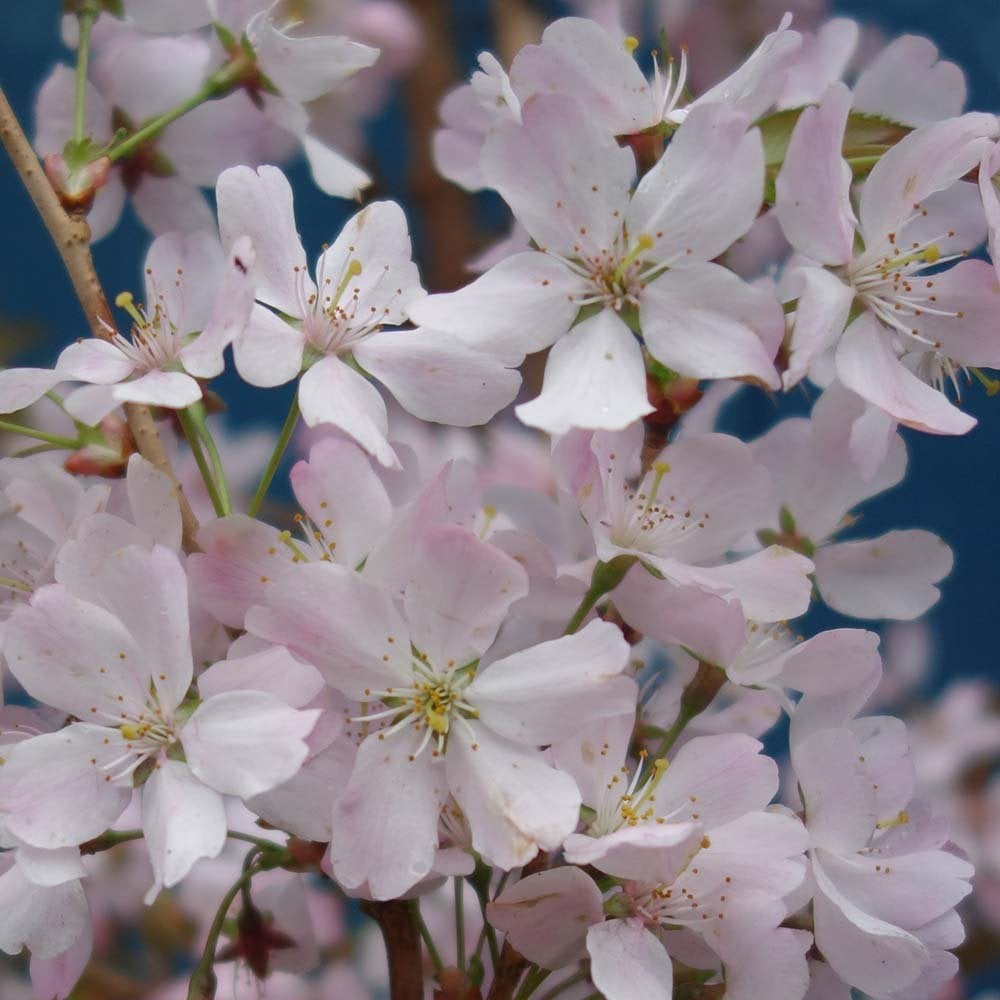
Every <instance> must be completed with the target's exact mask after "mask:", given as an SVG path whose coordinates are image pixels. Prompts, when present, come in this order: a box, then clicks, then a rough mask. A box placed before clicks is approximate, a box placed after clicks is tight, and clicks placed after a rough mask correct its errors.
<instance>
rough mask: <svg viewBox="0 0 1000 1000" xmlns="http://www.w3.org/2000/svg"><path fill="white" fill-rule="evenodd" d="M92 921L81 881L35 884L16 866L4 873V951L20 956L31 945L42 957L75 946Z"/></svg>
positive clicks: (0, 887)
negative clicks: (54, 884) (46, 884)
mask: <svg viewBox="0 0 1000 1000" xmlns="http://www.w3.org/2000/svg"><path fill="white" fill-rule="evenodd" d="M89 923H90V910H89V909H88V907H87V900H86V898H85V897H84V895H83V888H82V887H81V885H80V883H79V882H78V881H73V882H66V883H64V884H63V885H59V886H55V887H42V886H36V885H33V884H32V883H31V882H29V881H28V880H27V879H26V878H25V877H24V873H23V872H22V871H21V870H20V869H19V868H18V866H17V865H14V866H13V867H12V868H10V869H8V871H6V872H5V873H4V874H3V876H0V951H4V952H6V953H7V954H8V955H16V954H17V953H18V952H19V951H20V950H21V948H23V947H25V946H27V947H28V948H30V949H31V951H32V954H34V955H38V956H39V957H40V958H53V957H54V956H56V955H58V954H60V953H61V952H63V951H66V949H67V948H71V947H72V946H73V944H74V942H75V941H76V940H77V939H78V938H79V937H80V935H81V934H83V933H85V932H86V929H87V927H88V925H89Z"/></svg>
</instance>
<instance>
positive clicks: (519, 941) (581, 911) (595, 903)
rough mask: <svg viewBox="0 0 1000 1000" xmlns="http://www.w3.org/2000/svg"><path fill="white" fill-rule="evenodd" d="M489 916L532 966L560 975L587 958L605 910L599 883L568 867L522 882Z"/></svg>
mask: <svg viewBox="0 0 1000 1000" xmlns="http://www.w3.org/2000/svg"><path fill="white" fill-rule="evenodd" d="M486 916H487V918H488V919H489V922H490V923H491V924H492V925H493V926H494V927H495V928H496V929H497V930H499V931H503V933H504V934H506V935H507V940H508V941H510V943H511V946H512V947H514V948H516V949H517V950H518V951H519V952H520V953H521V954H522V955H524V956H525V957H526V958H528V959H529V960H530V961H532V962H536V963H537V964H538V965H540V966H542V968H545V969H561V968H562V967H563V966H565V965H569V963H570V962H572V961H573V960H574V959H576V958H578V957H580V956H581V955H582V953H583V952H584V949H585V948H586V934H587V928H588V927H590V926H591V925H592V924H597V923H601V922H602V921H603V920H604V908H603V903H602V899H601V892H600V890H599V889H598V888H597V886H596V885H595V884H594V880H593V879H592V878H590V876H588V875H586V874H584V872H582V871H581V870H580V869H579V868H576V867H573V866H567V865H563V866H561V867H559V868H553V869H551V870H550V871H544V872H538V873H537V874H536V875H529V876H528V877H527V878H522V879H521V880H520V881H519V882H518V883H517V884H516V885H514V886H513V887H512V888H510V889H506V890H505V891H504V892H503V893H502V894H501V895H500V896H498V897H497V898H496V899H494V900H493V902H492V903H490V904H489V906H488V907H487V910H486Z"/></svg>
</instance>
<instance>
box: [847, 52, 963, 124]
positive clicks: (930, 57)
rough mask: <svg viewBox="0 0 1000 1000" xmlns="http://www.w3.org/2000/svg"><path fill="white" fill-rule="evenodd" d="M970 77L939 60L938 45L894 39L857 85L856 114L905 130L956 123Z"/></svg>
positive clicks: (948, 63) (862, 75) (950, 64)
mask: <svg viewBox="0 0 1000 1000" xmlns="http://www.w3.org/2000/svg"><path fill="white" fill-rule="evenodd" d="M965 96H966V85H965V74H964V73H963V72H962V70H961V69H960V68H959V67H958V66H956V65H955V63H953V62H947V61H946V60H944V59H940V60H939V59H938V49H937V46H936V45H935V44H934V43H933V42H932V41H931V40H930V39H928V38H922V37H921V36H920V35H900V37H899V38H894V39H893V40H892V41H891V42H890V43H889V44H888V45H887V46H886V47H885V48H884V49H883V50H882V51H881V52H880V53H879V54H878V55H877V56H876V57H875V58H874V59H873V60H872V61H871V62H870V63H869V64H868V65H867V66H866V67H865V69H864V70H863V72H862V73H861V75H860V76H859V77H858V79H857V81H856V82H855V84H854V110H855V111H860V112H861V113H862V114H869V115H878V116H879V117H881V118H888V119H889V120H890V121H894V122H902V123H903V124H904V125H927V124H929V123H930V122H936V121H941V120H943V119H945V118H954V117H956V116H957V115H960V114H961V113H962V108H963V107H964V106H965Z"/></svg>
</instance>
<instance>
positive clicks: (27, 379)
mask: <svg viewBox="0 0 1000 1000" xmlns="http://www.w3.org/2000/svg"><path fill="white" fill-rule="evenodd" d="M66 379H67V376H66V375H64V374H63V373H62V372H57V371H52V370H50V369H48V368H8V369H6V370H5V371H0V413H16V412H17V411H18V410H23V409H24V408H25V407H26V406H31V404H32V403H35V402H37V401H38V400H39V399H41V398H42V396H44V395H45V393H47V392H48V391H49V389H52V388H54V387H55V386H57V385H58V384H59V383H60V382H64V381H66Z"/></svg>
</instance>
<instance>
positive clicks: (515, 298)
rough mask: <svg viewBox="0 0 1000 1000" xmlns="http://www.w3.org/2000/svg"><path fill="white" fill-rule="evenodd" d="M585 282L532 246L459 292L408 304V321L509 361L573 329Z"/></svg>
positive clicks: (584, 293)
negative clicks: (410, 320)
mask: <svg viewBox="0 0 1000 1000" xmlns="http://www.w3.org/2000/svg"><path fill="white" fill-rule="evenodd" d="M586 293H587V282H586V281H585V279H583V278H581V277H580V276H579V275H577V274H575V273H574V272H573V271H571V270H570V269H569V268H568V267H566V265H565V264H563V263H562V262H561V261H559V260H556V259H555V258H554V257H550V256H548V255H547V254H543V253H538V251H536V250H528V251H525V252H524V253H516V254H514V255H513V256H511V257H506V258H504V259H503V260H501V261H500V263H499V264H496V265H495V266H494V267H491V268H490V269H489V270H488V271H487V272H486V273H485V274H483V275H481V276H480V277H478V278H476V280H475V281H473V282H472V283H471V284H469V285H466V286H465V287H464V288H460V289H459V290H458V291H457V292H449V293H448V294H445V295H429V296H428V297H427V298H425V299H419V300H418V301H416V302H412V303H410V306H409V308H408V310H407V312H408V313H409V315H410V319H412V320H413V321H414V323H418V324H419V325H420V326H425V327H428V328H429V329H433V330H442V331H444V332H446V333H450V334H453V335H454V336H456V337H458V338H459V339H460V340H462V341H463V342H464V343H466V344H468V345H469V347H471V348H473V349H476V350H481V351H485V352H486V353H488V354H490V355H493V356H495V357H497V358H499V359H500V360H501V361H503V362H504V363H505V364H513V365H519V364H520V363H521V362H522V361H523V360H524V356H525V355H526V354H532V353H534V352H535V351H541V350H543V349H544V348H546V347H549V346H550V345H551V344H554V343H555V342H556V341H557V340H558V339H559V338H560V337H561V336H562V335H563V334H564V333H566V331H567V330H568V329H569V328H570V324H571V323H572V322H573V320H574V318H575V317H576V314H577V313H578V312H579V311H580V307H579V305H578V304H577V303H578V301H579V300H580V299H582V298H584V297H585V296H586Z"/></svg>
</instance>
